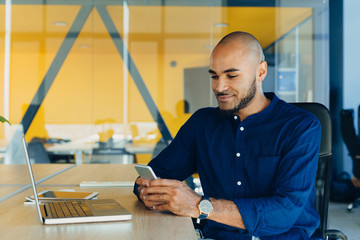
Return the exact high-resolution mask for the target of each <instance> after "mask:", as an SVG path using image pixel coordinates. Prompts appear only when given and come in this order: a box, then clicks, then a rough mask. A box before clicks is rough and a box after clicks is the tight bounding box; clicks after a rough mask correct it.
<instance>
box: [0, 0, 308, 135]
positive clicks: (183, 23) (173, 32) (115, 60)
mask: <svg viewBox="0 0 360 240" xmlns="http://www.w3.org/2000/svg"><path fill="white" fill-rule="evenodd" d="M12 9H13V12H12V16H13V24H12V26H13V27H12V45H11V85H10V120H11V121H12V122H13V123H15V124H16V123H19V122H20V121H21V119H22V115H23V111H22V106H23V104H29V103H30V102H31V100H32V98H33V96H34V94H35V92H36V91H37V88H38V86H39V84H40V83H41V81H42V80H43V78H44V76H45V74H46V72H47V70H48V68H49V66H50V64H51V63H52V61H53V59H54V57H55V55H56V53H57V50H58V49H59V47H60V45H61V43H62V41H63V39H64V37H65V35H66V33H67V31H68V29H69V28H70V25H71V23H72V22H73V20H74V19H75V17H76V15H77V13H78V11H79V9H80V6H56V5H49V6H43V5H32V6H30V5H26V6H25V5H13V7H12ZM107 9H108V11H109V13H110V15H111V16H112V18H113V21H114V23H115V25H116V27H117V29H118V31H119V32H120V33H121V34H122V31H123V29H122V28H123V27H122V25H123V16H122V12H123V9H122V7H120V6H111V7H108V8H107ZM129 9H130V25H129V29H130V33H129V46H128V47H129V50H130V53H131V56H132V58H133V59H134V61H135V64H136V66H137V67H138V70H139V71H140V74H141V75H142V77H143V80H144V82H145V84H146V86H147V88H148V90H149V91H150V93H151V96H152V97H153V98H154V100H155V102H156V104H157V106H158V107H159V109H160V111H161V112H168V113H169V114H170V115H171V116H176V110H175V105H176V104H177V103H178V102H179V101H181V100H183V98H184V95H183V94H184V89H183V78H184V76H183V71H184V69H185V68H190V67H202V66H207V65H208V59H209V55H210V46H211V43H212V44H215V43H216V42H217V41H218V40H219V39H220V38H221V37H222V36H223V35H224V34H225V33H228V32H230V31H234V30H245V31H250V32H252V33H253V34H254V35H255V36H257V37H258V38H259V39H260V42H261V43H262V44H263V46H267V45H269V44H270V43H272V42H273V41H274V40H276V39H277V38H278V37H280V36H281V35H283V34H284V33H286V32H287V31H289V30H290V29H291V28H293V27H294V26H296V25H297V24H299V23H300V22H301V21H303V20H304V19H305V18H307V17H308V16H310V15H311V14H312V12H311V9H309V8H281V9H279V8H240V7H213V8H210V7H159V6H130V7H129ZM4 12H5V10H4V5H0V16H4ZM194 16H197V17H196V21H194ZM60 20H61V21H66V22H68V23H69V24H68V25H67V26H64V27H57V26H54V25H53V22H54V21H60ZM0 21H1V22H0V46H4V34H5V33H4V22H3V21H4V20H3V18H1V20H0ZM219 22H227V23H229V26H228V27H227V28H215V27H214V24H215V23H219ZM211 33H212V34H213V35H212V36H211ZM211 41H213V42H211ZM3 59H4V48H3V47H0V72H1V75H0V91H3V66H4V63H3ZM172 61H176V63H177V66H176V67H171V66H170V63H171V62H172ZM123 71H124V70H123V62H122V59H121V57H120V55H119V54H118V51H117V49H116V48H115V45H114V44H113V41H112V39H111V38H110V36H109V34H108V33H107V30H106V27H105V25H104V24H103V22H102V20H101V18H100V16H99V14H98V13H97V11H95V10H94V11H93V12H92V13H91V15H90V16H89V18H88V20H87V21H86V23H85V25H84V28H83V29H82V31H81V33H80V35H79V37H78V39H77V40H76V41H75V43H74V46H73V48H72V49H71V51H70V53H69V55H68V57H67V58H66V61H65V62H64V65H63V66H62V68H61V70H60V71H59V73H58V76H57V77H56V79H55V81H54V84H53V85H52V87H51V89H50V91H49V92H48V94H47V96H46V98H45V101H44V103H43V108H44V116H43V117H44V123H45V124H93V123H95V121H97V120H99V119H106V118H111V119H114V120H115V122H116V123H121V122H122V120H123V104H124V103H123V80H122V79H123ZM126 71H127V70H126ZM1 95H2V94H1ZM128 95H129V101H128V109H129V111H128V115H129V118H128V119H129V122H132V121H144V122H148V121H152V117H151V115H150V113H149V111H148V109H147V107H146V105H145V103H144V101H143V100H142V97H141V95H140V94H139V91H138V89H137V87H136V86H135V85H134V82H133V80H132V78H131V76H129V89H128ZM2 112H3V98H1V99H0V113H2ZM35 132H36V131H35ZM2 136H3V127H2V126H0V137H2Z"/></svg>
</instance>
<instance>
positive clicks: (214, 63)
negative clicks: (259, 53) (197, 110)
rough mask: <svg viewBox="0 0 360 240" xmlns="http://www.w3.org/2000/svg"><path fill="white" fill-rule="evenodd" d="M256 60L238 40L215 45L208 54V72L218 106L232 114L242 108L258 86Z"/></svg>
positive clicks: (246, 104) (248, 101)
mask: <svg viewBox="0 0 360 240" xmlns="http://www.w3.org/2000/svg"><path fill="white" fill-rule="evenodd" d="M257 65H258V60H257V58H256V57H255V56H254V54H251V53H249V50H248V49H246V48H245V47H244V46H241V44H240V45H239V44H237V45H236V46H233V44H230V45H220V46H217V47H216V48H215V49H214V51H213V53H212V56H211V62H210V70H209V73H210V75H211V78H212V89H213V91H214V94H215V96H216V99H217V101H218V103H219V108H220V110H222V111H223V112H225V113H227V114H234V113H236V112H237V111H238V110H240V109H243V108H245V107H246V106H248V104H249V103H250V102H251V100H252V99H253V98H254V96H255V94H256V90H257V81H256V67H257Z"/></svg>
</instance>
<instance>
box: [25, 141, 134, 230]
mask: <svg viewBox="0 0 360 240" xmlns="http://www.w3.org/2000/svg"><path fill="white" fill-rule="evenodd" d="M22 146H23V149H24V154H25V159H26V164H27V166H28V170H29V175H30V179H31V185H32V189H33V192H34V196H35V205H36V208H37V214H38V215H39V217H40V221H41V222H42V223H43V224H67V223H86V222H107V221H124V220H130V219H131V218H132V215H131V214H130V213H129V212H128V211H127V210H126V209H125V208H123V207H122V206H121V205H120V204H119V203H118V202H116V201H115V200H113V199H97V200H62V201H51V202H45V203H44V204H40V202H39V198H38V194H37V190H36V184H35V180H34V175H33V171H32V168H31V162H30V159H29V155H28V149H27V143H26V140H25V137H24V136H23V138H22Z"/></svg>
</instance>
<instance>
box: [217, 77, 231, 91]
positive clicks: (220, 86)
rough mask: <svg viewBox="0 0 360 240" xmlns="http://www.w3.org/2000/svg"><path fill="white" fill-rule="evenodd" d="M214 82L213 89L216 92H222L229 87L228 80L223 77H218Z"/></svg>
mask: <svg viewBox="0 0 360 240" xmlns="http://www.w3.org/2000/svg"><path fill="white" fill-rule="evenodd" d="M215 84H216V86H215V90H216V91H217V92H223V91H226V90H228V89H229V85H228V82H227V81H226V79H224V78H219V79H218V80H217V81H216V83H215Z"/></svg>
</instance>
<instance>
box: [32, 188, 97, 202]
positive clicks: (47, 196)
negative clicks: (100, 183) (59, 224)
mask: <svg viewBox="0 0 360 240" xmlns="http://www.w3.org/2000/svg"><path fill="white" fill-rule="evenodd" d="M98 194H99V193H98V192H73V191H51V190H50V191H43V192H40V193H38V197H39V200H55V199H58V200H60V199H62V200H64V199H74V200H78V199H92V198H94V197H95V196H97V195H98ZM26 199H28V200H31V201H34V196H30V197H26Z"/></svg>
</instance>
